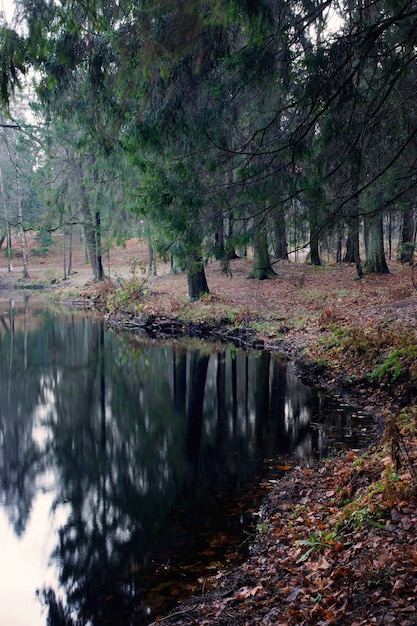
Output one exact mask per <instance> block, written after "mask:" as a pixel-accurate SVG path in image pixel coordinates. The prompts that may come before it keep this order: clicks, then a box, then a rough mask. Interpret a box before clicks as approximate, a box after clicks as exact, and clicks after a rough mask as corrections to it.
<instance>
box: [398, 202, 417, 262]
mask: <svg viewBox="0 0 417 626" xmlns="http://www.w3.org/2000/svg"><path fill="white" fill-rule="evenodd" d="M414 248H415V221H414V209H413V208H411V207H410V208H408V209H406V210H405V211H404V214H403V223H402V229H401V248H400V261H401V263H409V264H410V265H412V264H413V263H414Z"/></svg>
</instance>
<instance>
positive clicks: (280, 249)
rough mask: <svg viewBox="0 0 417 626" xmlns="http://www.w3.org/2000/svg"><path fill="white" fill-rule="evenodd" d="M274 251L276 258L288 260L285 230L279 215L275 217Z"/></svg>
mask: <svg viewBox="0 0 417 626" xmlns="http://www.w3.org/2000/svg"><path fill="white" fill-rule="evenodd" d="M274 253H275V256H276V258H277V259H280V260H281V261H288V242H287V232H286V228H285V222H283V220H282V218H281V216H279V217H277V218H276V219H275V241H274Z"/></svg>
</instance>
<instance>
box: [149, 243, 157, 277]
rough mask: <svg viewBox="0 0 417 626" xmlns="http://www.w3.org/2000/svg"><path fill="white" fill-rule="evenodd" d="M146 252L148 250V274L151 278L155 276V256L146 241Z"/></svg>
mask: <svg viewBox="0 0 417 626" xmlns="http://www.w3.org/2000/svg"><path fill="white" fill-rule="evenodd" d="M148 250H149V274H150V275H151V276H156V254H155V248H154V247H153V245H152V244H151V243H150V242H149V241H148Z"/></svg>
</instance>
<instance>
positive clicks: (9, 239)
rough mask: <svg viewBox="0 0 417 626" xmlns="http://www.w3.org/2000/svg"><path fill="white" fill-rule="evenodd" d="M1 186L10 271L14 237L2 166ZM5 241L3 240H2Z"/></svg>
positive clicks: (0, 172) (9, 268)
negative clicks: (12, 236) (12, 235)
mask: <svg viewBox="0 0 417 626" xmlns="http://www.w3.org/2000/svg"><path fill="white" fill-rule="evenodd" d="M0 188H1V195H2V198H3V206H4V220H5V222H6V239H7V270H8V271H9V272H11V271H12V259H11V250H12V239H11V236H10V225H9V218H8V216H7V204H6V196H5V195H4V186H3V173H2V171H1V168H0ZM2 243H3V241H2Z"/></svg>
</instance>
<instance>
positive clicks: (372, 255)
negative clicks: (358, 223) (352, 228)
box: [364, 213, 389, 274]
mask: <svg viewBox="0 0 417 626" xmlns="http://www.w3.org/2000/svg"><path fill="white" fill-rule="evenodd" d="M364 225H365V250H366V262H365V267H366V269H367V271H368V272H371V273H374V274H389V269H388V265H387V262H386V259H385V251H384V227H383V216H382V213H377V214H376V215H372V216H367V217H366V218H365V221H364Z"/></svg>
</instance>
